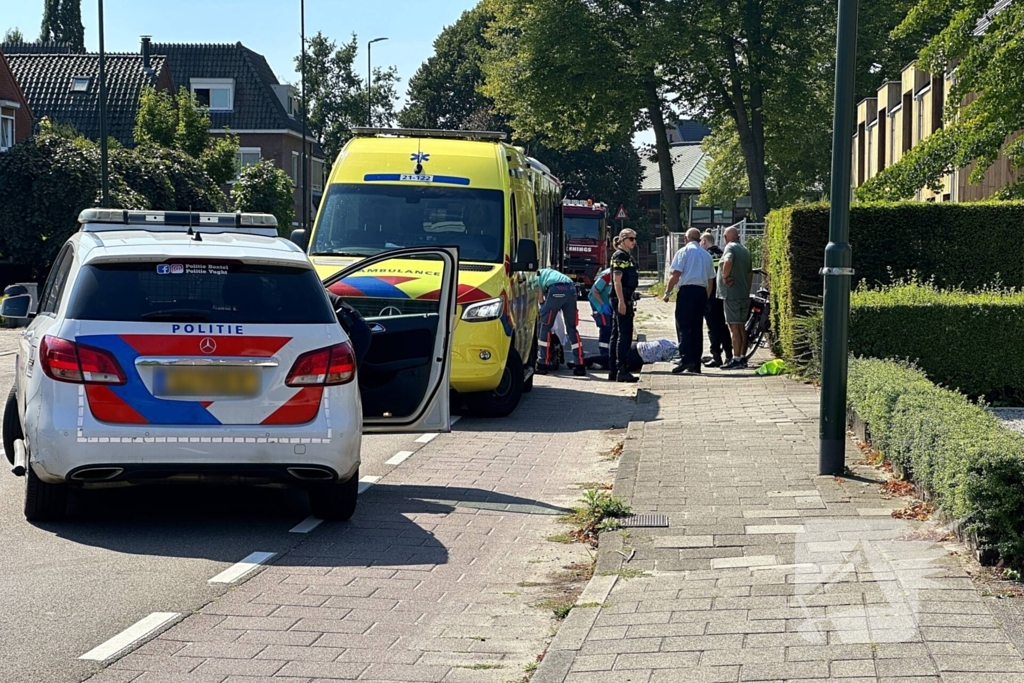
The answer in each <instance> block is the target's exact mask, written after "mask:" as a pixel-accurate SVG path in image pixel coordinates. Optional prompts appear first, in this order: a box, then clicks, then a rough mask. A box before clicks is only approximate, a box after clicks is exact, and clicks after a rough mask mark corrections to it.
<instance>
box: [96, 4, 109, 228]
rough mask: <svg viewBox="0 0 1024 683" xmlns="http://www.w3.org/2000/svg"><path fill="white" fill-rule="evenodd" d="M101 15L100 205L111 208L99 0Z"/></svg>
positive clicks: (104, 63) (101, 39)
mask: <svg viewBox="0 0 1024 683" xmlns="http://www.w3.org/2000/svg"><path fill="white" fill-rule="evenodd" d="M98 4H99V14H100V25H99V34H100V188H101V192H102V194H101V198H100V205H101V206H102V207H103V208H108V207H109V206H110V186H109V182H108V180H107V70H106V54H105V53H104V51H103V0H98Z"/></svg>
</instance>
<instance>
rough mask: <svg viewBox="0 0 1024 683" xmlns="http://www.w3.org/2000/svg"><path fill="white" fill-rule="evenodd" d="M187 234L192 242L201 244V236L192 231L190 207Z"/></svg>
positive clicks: (190, 209)
mask: <svg viewBox="0 0 1024 683" xmlns="http://www.w3.org/2000/svg"><path fill="white" fill-rule="evenodd" d="M188 234H189V237H191V238H192V240H193V241H194V242H202V241H203V236H202V235H200V234H199V233H198V232H196V231H194V230H193V229H192V205H191V204H189V205H188Z"/></svg>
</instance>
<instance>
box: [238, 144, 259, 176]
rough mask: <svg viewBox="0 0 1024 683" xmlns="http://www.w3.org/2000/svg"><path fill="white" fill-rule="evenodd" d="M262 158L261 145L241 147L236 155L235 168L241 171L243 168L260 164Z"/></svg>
mask: <svg viewBox="0 0 1024 683" xmlns="http://www.w3.org/2000/svg"><path fill="white" fill-rule="evenodd" d="M262 158H263V157H262V155H261V154H260V148H259V147H239V148H238V154H236V155H235V169H236V170H237V171H238V173H241V172H242V169H243V168H245V167H246V166H252V165H253V164H258V163H259V162H260V160H261V159H262ZM236 177H237V174H236Z"/></svg>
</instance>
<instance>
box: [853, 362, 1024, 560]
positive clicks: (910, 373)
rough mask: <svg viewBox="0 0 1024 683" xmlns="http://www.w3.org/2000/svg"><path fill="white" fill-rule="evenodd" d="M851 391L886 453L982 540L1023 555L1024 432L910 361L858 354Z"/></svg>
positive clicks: (1007, 555) (1012, 555)
mask: <svg viewBox="0 0 1024 683" xmlns="http://www.w3.org/2000/svg"><path fill="white" fill-rule="evenodd" d="M847 395H848V401H849V404H850V407H851V408H853V410H855V411H856V413H857V415H858V416H859V417H860V418H861V419H862V420H863V421H864V422H865V423H866V424H867V426H868V429H869V431H870V438H871V442H872V445H874V446H875V447H876V448H878V449H879V450H880V451H881V453H882V455H883V456H884V457H885V458H886V459H887V460H889V461H891V462H893V463H894V464H897V465H899V466H900V467H901V468H902V469H903V470H904V472H906V473H907V474H908V475H909V476H910V477H912V478H913V480H914V481H915V483H916V484H917V485H918V486H920V487H921V488H923V489H925V490H926V491H928V492H929V493H930V494H931V495H933V496H934V497H935V499H936V501H937V502H938V504H939V506H940V508H941V509H942V510H943V511H945V512H946V513H947V514H949V515H950V516H951V517H953V518H954V519H957V520H960V521H964V522H966V528H967V529H969V530H973V531H975V532H977V534H978V538H979V540H980V541H981V543H982V545H983V546H986V547H991V548H994V549H996V550H998V551H999V553H1000V555H1002V557H1003V558H1004V559H1005V560H1006V561H1007V562H1008V563H1010V564H1014V565H1018V566H1019V564H1020V563H1021V562H1022V561H1024V527H1022V526H1021V524H1020V520H1021V519H1022V518H1024V437H1021V436H1019V435H1017V434H1015V433H1013V432H1010V431H1009V430H1007V429H1005V428H1003V427H1002V426H1001V425H1000V424H999V420H998V419H997V418H996V417H995V416H993V415H992V414H991V413H989V412H988V411H987V410H985V409H984V407H982V406H980V405H978V404H976V403H973V402H971V401H970V400H969V399H967V398H966V397H965V396H964V395H962V394H960V393H957V392H953V391H949V390H947V389H942V388H940V387H938V386H936V385H935V384H932V383H931V382H930V381H928V379H927V377H925V375H924V374H923V373H922V372H921V371H920V370H918V369H916V368H914V367H913V366H911V365H908V364H905V363H900V362H893V361H883V360H875V359H851V361H850V373H849V389H848V394H847Z"/></svg>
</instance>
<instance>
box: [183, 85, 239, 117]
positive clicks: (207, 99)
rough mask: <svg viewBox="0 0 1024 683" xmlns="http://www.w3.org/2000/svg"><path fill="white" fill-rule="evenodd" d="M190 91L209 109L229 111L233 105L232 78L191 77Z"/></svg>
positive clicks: (201, 104)
mask: <svg viewBox="0 0 1024 683" xmlns="http://www.w3.org/2000/svg"><path fill="white" fill-rule="evenodd" d="M192 93H193V94H194V95H195V96H196V99H197V100H199V105H200V106H201V107H205V108H207V109H209V110H210V111H231V110H232V109H233V108H234V105H235V81H234V79H233V78H193V79H192Z"/></svg>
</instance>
